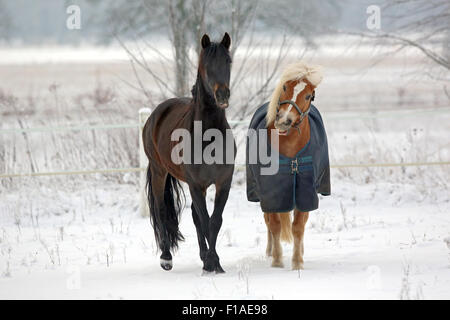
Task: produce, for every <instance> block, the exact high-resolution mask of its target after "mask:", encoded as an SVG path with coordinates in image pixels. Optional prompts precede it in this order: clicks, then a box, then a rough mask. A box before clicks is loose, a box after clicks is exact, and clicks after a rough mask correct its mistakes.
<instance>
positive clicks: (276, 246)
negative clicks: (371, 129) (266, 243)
mask: <svg viewBox="0 0 450 320" xmlns="http://www.w3.org/2000/svg"><path fill="white" fill-rule="evenodd" d="M265 214H267V215H268V216H269V230H270V233H271V234H272V267H275V268H283V266H284V265H283V249H282V248H281V218H280V214H279V213H265Z"/></svg>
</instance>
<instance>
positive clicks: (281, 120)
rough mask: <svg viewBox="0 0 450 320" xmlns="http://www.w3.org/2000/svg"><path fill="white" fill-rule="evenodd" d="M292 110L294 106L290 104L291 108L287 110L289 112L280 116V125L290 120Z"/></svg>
mask: <svg viewBox="0 0 450 320" xmlns="http://www.w3.org/2000/svg"><path fill="white" fill-rule="evenodd" d="M291 109H292V104H290V105H289V107H288V108H287V110H286V111H284V112H283V113H282V114H281V115H280V119H279V120H278V121H279V122H280V123H283V122H286V121H287V120H288V117H289V112H291Z"/></svg>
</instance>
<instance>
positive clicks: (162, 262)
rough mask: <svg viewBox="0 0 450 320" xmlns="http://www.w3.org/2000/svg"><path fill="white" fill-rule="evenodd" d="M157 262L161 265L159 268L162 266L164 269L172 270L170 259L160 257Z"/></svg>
mask: <svg viewBox="0 0 450 320" xmlns="http://www.w3.org/2000/svg"><path fill="white" fill-rule="evenodd" d="M159 263H160V265H161V268H163V269H164V270H166V271H169V270H172V267H173V264H172V260H166V259H160V260H159Z"/></svg>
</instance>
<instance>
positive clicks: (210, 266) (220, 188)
mask: <svg viewBox="0 0 450 320" xmlns="http://www.w3.org/2000/svg"><path fill="white" fill-rule="evenodd" d="M230 188H231V178H230V179H228V180H227V181H225V182H224V183H220V184H216V197H215V200H214V211H213V214H212V215H211V218H210V220H209V234H208V244H209V250H208V254H207V256H206V265H205V267H206V268H205V270H206V271H209V272H212V271H215V272H216V273H224V272H225V270H223V268H222V266H221V265H220V261H219V255H218V254H217V252H216V242H217V236H218V234H219V231H220V228H221V226H222V214H223V210H224V208H225V204H226V202H227V200H228V195H229V193H230Z"/></svg>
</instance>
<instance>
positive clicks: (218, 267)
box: [216, 264, 225, 274]
mask: <svg viewBox="0 0 450 320" xmlns="http://www.w3.org/2000/svg"><path fill="white" fill-rule="evenodd" d="M220 273H225V270H223V269H222V267H221V266H220V264H219V265H218V266H216V274H220Z"/></svg>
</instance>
